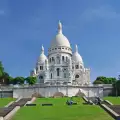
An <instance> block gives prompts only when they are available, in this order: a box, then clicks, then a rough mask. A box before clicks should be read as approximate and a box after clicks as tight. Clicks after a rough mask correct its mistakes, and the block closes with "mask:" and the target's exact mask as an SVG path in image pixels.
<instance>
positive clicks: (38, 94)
mask: <svg viewBox="0 0 120 120" xmlns="http://www.w3.org/2000/svg"><path fill="white" fill-rule="evenodd" d="M32 97H36V98H41V97H43V96H42V95H41V94H40V93H37V92H35V93H33V94H32Z"/></svg>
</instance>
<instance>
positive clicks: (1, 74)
mask: <svg viewBox="0 0 120 120" xmlns="http://www.w3.org/2000/svg"><path fill="white" fill-rule="evenodd" d="M3 72H4V67H3V64H2V62H1V61H0V80H1V79H2V77H3Z"/></svg>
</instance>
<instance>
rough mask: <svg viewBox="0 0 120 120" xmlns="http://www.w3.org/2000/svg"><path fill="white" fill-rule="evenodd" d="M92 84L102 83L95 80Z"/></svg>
mask: <svg viewBox="0 0 120 120" xmlns="http://www.w3.org/2000/svg"><path fill="white" fill-rule="evenodd" d="M93 84H104V83H103V82H102V81H99V80H95V81H94V82H93Z"/></svg>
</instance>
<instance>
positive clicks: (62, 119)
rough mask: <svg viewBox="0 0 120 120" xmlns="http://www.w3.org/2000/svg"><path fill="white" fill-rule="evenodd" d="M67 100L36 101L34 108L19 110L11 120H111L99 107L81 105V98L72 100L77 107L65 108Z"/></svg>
mask: <svg viewBox="0 0 120 120" xmlns="http://www.w3.org/2000/svg"><path fill="white" fill-rule="evenodd" d="M67 99H68V98H41V99H37V100H36V101H35V103H36V104H38V105H37V106H36V107H23V108H21V109H20V110H19V111H18V112H17V113H16V115H15V116H14V118H13V119H12V120H88V119H89V120H113V119H112V118H111V117H110V116H109V115H108V114H107V113H106V112H105V111H104V110H103V109H101V108H100V107H99V106H90V105H83V104H82V103H83V100H82V99H81V98H73V100H74V101H76V102H77V103H78V105H73V106H67V105H66V104H65V102H66V100H67ZM41 103H53V106H41V105H40V104H41Z"/></svg>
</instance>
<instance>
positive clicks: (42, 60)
mask: <svg viewBox="0 0 120 120" xmlns="http://www.w3.org/2000/svg"><path fill="white" fill-rule="evenodd" d="M46 60H47V57H46V56H45V54H44V47H43V46H42V49H41V54H40V56H39V58H38V63H40V64H43V63H44V62H45V61H46Z"/></svg>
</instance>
